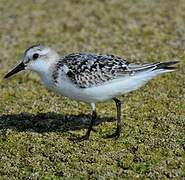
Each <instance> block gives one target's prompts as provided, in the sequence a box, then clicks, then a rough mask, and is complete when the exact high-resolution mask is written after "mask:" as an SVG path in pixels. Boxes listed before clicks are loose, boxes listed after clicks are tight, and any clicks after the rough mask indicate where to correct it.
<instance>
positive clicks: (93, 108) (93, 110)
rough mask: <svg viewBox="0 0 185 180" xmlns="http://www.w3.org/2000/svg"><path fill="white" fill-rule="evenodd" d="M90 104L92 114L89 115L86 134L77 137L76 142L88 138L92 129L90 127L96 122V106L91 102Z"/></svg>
mask: <svg viewBox="0 0 185 180" xmlns="http://www.w3.org/2000/svg"><path fill="white" fill-rule="evenodd" d="M91 106H92V116H91V122H90V125H89V127H88V129H87V132H86V134H85V135H84V136H82V137H80V138H78V139H77V141H78V142H80V141H84V140H88V139H89V136H90V134H91V131H92V127H93V125H94V124H95V122H96V119H97V113H96V106H95V104H91Z"/></svg>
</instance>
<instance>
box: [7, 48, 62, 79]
mask: <svg viewBox="0 0 185 180" xmlns="http://www.w3.org/2000/svg"><path fill="white" fill-rule="evenodd" d="M58 58H59V55H58V53H57V52H56V51H54V50H53V49H51V48H49V47H48V46H45V45H34V46H31V47H29V48H28V49H26V50H25V52H24V57H23V61H22V62H21V63H20V64H18V65H17V66H16V67H15V68H14V69H12V70H11V71H10V72H8V73H7V74H6V75H5V77H4V78H8V77H10V76H12V75H13V74H15V73H18V72H19V71H22V70H26V69H29V70H32V71H35V72H38V73H43V72H45V71H47V70H48V68H49V67H50V65H51V64H52V63H54V62H55V61H56V60H57V59H58Z"/></svg>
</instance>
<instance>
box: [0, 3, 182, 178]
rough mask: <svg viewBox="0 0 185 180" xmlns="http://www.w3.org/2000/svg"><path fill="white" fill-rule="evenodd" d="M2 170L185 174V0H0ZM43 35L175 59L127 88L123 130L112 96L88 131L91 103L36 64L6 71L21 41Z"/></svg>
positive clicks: (27, 174) (55, 42)
mask: <svg viewBox="0 0 185 180" xmlns="http://www.w3.org/2000/svg"><path fill="white" fill-rule="evenodd" d="M0 11H1V14H0V103H1V104H0V179H60V178H61V179H63V178H66V179H71V178H76V179H87V178H90V179H117V178H126V179H136V178H139V179H147V178H151V179H168V178H174V179H183V178H185V165H184V163H185V3H184V1H183V0H173V1H172V0H166V1H160V0H156V1H153V0H148V1H147V0H140V1H137V0H130V1H126V0H101V1H98V0H93V1H92V0H86V1H85V0H69V1H65V0H62V1H58V0H52V1H49V0H37V1H34V0H32V1H31V0H28V1H24V0H17V1H13V0H12V1H11V0H10V1H7V0H1V1H0ZM36 43H45V44H47V45H49V46H52V47H53V48H55V49H56V50H57V51H58V52H60V53H61V55H63V54H66V53H70V52H77V51H90V52H97V53H98V52H99V53H112V54H116V55H119V56H121V57H123V58H126V59H129V60H130V61H137V62H152V61H154V62H156V61H159V60H160V61H166V60H171V59H178V60H180V61H181V63H180V64H179V66H178V70H177V71H176V72H174V73H170V74H166V75H162V76H160V77H158V78H156V79H154V80H153V81H151V82H150V83H148V84H147V85H146V86H145V87H143V88H141V89H140V90H138V91H135V92H133V93H130V94H127V95H125V96H122V97H121V98H120V99H121V101H122V102H123V107H122V113H123V116H122V118H123V127H122V129H123V131H122V135H121V137H120V139H119V140H117V141H115V140H113V139H105V138H104V136H105V135H106V134H108V133H111V132H112V131H113V130H115V126H116V122H115V115H116V114H115V105H114V103H113V102H111V101H110V102H105V103H100V104H98V108H97V109H98V114H99V120H98V122H97V126H96V127H94V129H95V131H94V132H92V134H91V138H90V141H85V142H81V143H75V142H73V141H70V140H69V138H71V137H75V136H79V135H82V134H84V132H85V128H86V127H87V126H88V123H89V113H90V108H89V106H87V105H86V104H84V103H77V102H75V101H72V100H69V99H67V98H65V97H62V96H56V95H54V94H53V93H51V92H48V91H47V90H46V89H45V88H44V87H43V86H42V85H41V83H40V81H39V78H38V76H37V75H35V74H31V73H26V72H22V73H20V74H17V75H16V76H14V77H13V78H11V79H9V80H4V79H3V75H4V74H5V73H6V72H7V71H8V70H9V69H10V68H11V67H12V66H14V65H15V64H16V63H17V62H18V61H19V60H20V59H21V58H22V53H23V50H24V49H25V48H26V47H28V46H30V45H33V44H36Z"/></svg>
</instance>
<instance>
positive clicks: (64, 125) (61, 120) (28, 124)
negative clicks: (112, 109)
mask: <svg viewBox="0 0 185 180" xmlns="http://www.w3.org/2000/svg"><path fill="white" fill-rule="evenodd" d="M90 120H91V116H90V115H84V114H79V115H63V114H57V113H39V114H37V115H34V114H30V113H20V114H8V115H1V116H0V129H2V130H5V131H6V130H7V129H13V130H16V131H20V132H23V131H31V132H38V133H43V132H66V131H70V130H79V129H85V128H88V126H89V123H90ZM113 121H115V119H114V118H112V117H104V118H98V119H97V121H96V124H95V126H96V125H98V124H101V123H102V122H113Z"/></svg>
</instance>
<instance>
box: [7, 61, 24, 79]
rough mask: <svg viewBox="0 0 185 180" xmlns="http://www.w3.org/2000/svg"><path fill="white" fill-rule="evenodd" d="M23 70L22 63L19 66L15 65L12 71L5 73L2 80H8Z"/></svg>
mask: <svg viewBox="0 0 185 180" xmlns="http://www.w3.org/2000/svg"><path fill="white" fill-rule="evenodd" d="M24 69H25V65H24V63H23V62H21V63H20V64H19V65H17V66H16V67H15V68H14V69H12V70H11V71H10V72H9V73H7V74H6V75H5V76H4V78H9V77H10V76H12V75H13V74H15V73H18V72H19V71H22V70H24Z"/></svg>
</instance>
